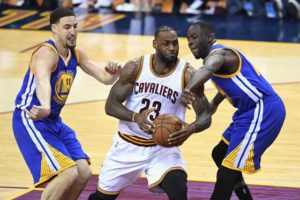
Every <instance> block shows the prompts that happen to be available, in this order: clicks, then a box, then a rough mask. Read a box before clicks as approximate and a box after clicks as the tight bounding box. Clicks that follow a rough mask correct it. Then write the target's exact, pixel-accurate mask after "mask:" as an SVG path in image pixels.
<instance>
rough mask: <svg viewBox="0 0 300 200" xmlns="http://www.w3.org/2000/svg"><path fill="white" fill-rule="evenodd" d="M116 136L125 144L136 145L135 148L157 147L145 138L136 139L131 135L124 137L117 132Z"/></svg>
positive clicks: (152, 141)
mask: <svg viewBox="0 0 300 200" xmlns="http://www.w3.org/2000/svg"><path fill="white" fill-rule="evenodd" d="M118 134H119V136H120V137H121V138H122V139H123V140H125V141H126V142H129V143H131V144H134V145H137V146H142V147H153V146H156V145H157V144H156V143H155V141H154V140H153V139H145V138H141V137H137V136H133V135H126V134H124V133H121V132H120V131H119V132H118Z"/></svg>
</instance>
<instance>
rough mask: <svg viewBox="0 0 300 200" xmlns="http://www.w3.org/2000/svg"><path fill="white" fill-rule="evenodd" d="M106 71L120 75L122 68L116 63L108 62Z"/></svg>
mask: <svg viewBox="0 0 300 200" xmlns="http://www.w3.org/2000/svg"><path fill="white" fill-rule="evenodd" d="M104 69H105V71H106V72H107V73H109V74H111V75H119V74H120V73H121V71H122V66H121V65H120V64H119V63H117V62H114V61H107V64H106V66H105V68H104Z"/></svg>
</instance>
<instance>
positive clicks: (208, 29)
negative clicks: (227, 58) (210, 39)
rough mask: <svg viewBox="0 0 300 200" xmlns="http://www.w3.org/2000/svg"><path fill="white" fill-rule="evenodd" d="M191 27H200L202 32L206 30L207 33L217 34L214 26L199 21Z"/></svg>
mask: <svg viewBox="0 0 300 200" xmlns="http://www.w3.org/2000/svg"><path fill="white" fill-rule="evenodd" d="M191 26H199V27H200V28H201V29H202V30H204V31H205V32H206V33H209V34H210V33H215V32H214V29H213V27H212V25H211V24H210V23H208V22H205V21H198V22H195V23H193V24H192V25H191Z"/></svg>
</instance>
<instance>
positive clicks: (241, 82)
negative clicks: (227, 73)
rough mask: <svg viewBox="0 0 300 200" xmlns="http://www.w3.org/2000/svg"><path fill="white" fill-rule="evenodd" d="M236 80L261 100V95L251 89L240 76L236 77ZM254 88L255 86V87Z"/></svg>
mask: <svg viewBox="0 0 300 200" xmlns="http://www.w3.org/2000/svg"><path fill="white" fill-rule="evenodd" d="M236 78H237V79H238V80H240V81H241V83H242V84H243V85H244V86H245V87H246V88H248V89H249V90H250V91H251V92H252V93H253V94H254V95H255V96H256V97H257V98H258V99H260V95H259V94H257V93H256V91H254V90H253V89H252V88H251V87H249V86H248V85H247V84H246V83H245V82H244V81H243V80H242V79H241V78H240V77H239V76H236ZM253 87H254V86H253Z"/></svg>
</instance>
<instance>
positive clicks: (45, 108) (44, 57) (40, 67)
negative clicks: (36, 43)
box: [25, 46, 58, 120]
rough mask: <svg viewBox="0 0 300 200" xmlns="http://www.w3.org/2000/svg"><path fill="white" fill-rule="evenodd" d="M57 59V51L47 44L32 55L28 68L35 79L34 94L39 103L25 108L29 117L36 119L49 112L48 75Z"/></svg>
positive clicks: (49, 86) (49, 92)
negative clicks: (27, 108)
mask: <svg viewBox="0 0 300 200" xmlns="http://www.w3.org/2000/svg"><path fill="white" fill-rule="evenodd" d="M57 61H58V55H57V53H56V52H55V51H54V50H53V49H52V48H50V47H48V46H41V47H40V48H39V49H38V50H37V51H36V52H35V53H34V54H33V55H32V59H31V63H30V69H31V71H32V73H33V74H34V76H35V79H36V95H37V97H38V100H39V102H40V104H41V105H34V106H33V107H32V108H31V110H30V111H28V110H26V109H25V111H26V113H27V117H28V118H29V119H33V120H38V119H41V118H44V117H47V116H48V115H49V114H50V112H51V104H50V100H51V85H50V77H51V73H52V71H53V70H54V69H55V67H56V64H57Z"/></svg>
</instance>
